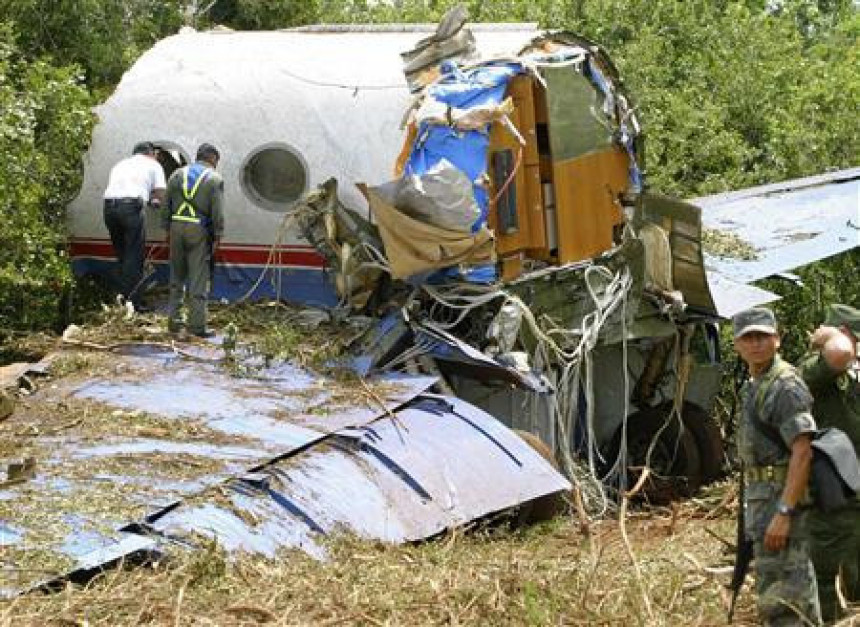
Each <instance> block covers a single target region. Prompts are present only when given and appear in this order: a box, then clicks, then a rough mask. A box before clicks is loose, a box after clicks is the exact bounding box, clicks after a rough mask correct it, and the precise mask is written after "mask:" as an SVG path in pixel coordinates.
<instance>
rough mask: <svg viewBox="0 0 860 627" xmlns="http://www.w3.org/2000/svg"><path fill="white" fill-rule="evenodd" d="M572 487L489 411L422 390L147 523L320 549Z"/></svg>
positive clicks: (252, 545) (439, 523)
mask: <svg viewBox="0 0 860 627" xmlns="http://www.w3.org/2000/svg"><path fill="white" fill-rule="evenodd" d="M570 488H571V485H570V483H569V482H568V481H567V480H566V479H565V478H564V477H563V476H561V475H560V474H559V473H558V472H557V471H556V470H555V469H554V468H553V467H552V466H551V465H550V464H549V463H547V462H546V461H545V460H544V459H543V458H542V457H541V456H540V455H538V454H537V453H536V452H535V451H534V450H533V449H532V448H531V447H529V446H528V445H527V444H526V443H525V442H524V441H523V440H522V439H521V438H519V436H517V435H516V434H515V433H514V432H512V431H510V430H509V429H507V428H506V427H505V426H503V425H502V424H501V423H500V422H499V421H497V420H496V419H494V418H492V417H491V416H490V415H489V414H487V413H485V412H483V411H482V410H480V409H478V408H476V407H474V406H471V405H469V404H467V403H465V402H463V401H460V400H458V399H454V398H447V397H437V396H422V397H420V398H418V399H416V400H415V401H414V402H413V403H411V404H410V405H409V406H408V407H406V408H404V409H402V410H399V411H398V412H396V415H392V416H383V417H381V418H379V419H378V420H376V421H375V422H373V423H372V424H369V425H366V426H364V427H361V428H357V429H344V430H341V431H339V432H337V433H336V434H334V435H332V436H330V437H329V438H327V439H326V440H325V441H323V442H321V443H319V444H317V445H315V446H313V447H311V448H309V449H307V450H305V451H302V452H300V453H298V454H297V455H295V456H293V457H290V458H288V459H284V460H281V461H278V462H275V463H273V464H271V465H269V466H267V467H265V468H263V469H260V470H259V472H257V473H255V474H254V475H249V476H246V477H245V478H243V479H241V480H238V481H231V482H230V483H229V484H227V485H225V486H222V487H221V488H219V489H218V490H217V491H212V490H210V491H209V494H208V496H207V495H206V494H202V495H200V496H199V497H198V498H195V499H192V500H190V501H189V502H187V503H185V504H183V505H181V506H180V507H178V508H176V509H174V510H171V511H170V512H168V513H166V514H165V515H164V516H162V517H160V518H158V519H157V520H155V521H154V522H153V524H152V527H153V529H154V530H156V531H157V532H159V533H162V534H164V535H165V537H170V538H174V539H176V538H180V539H182V538H185V539H189V540H191V541H194V538H195V537H197V538H199V536H201V535H202V536H204V537H209V538H215V539H217V541H218V542H219V543H220V544H222V545H223V546H225V547H226V548H227V549H228V550H245V551H254V552H260V553H263V554H265V555H269V556H272V555H274V554H275V553H276V552H277V551H278V550H279V549H282V548H296V549H300V550H303V551H306V552H308V553H309V554H311V555H314V556H317V557H320V556H323V555H324V553H325V551H324V548H323V545H322V544H321V543H320V540H321V539H322V538H323V537H324V536H326V535H329V534H332V533H336V532H347V533H351V534H356V535H358V536H360V537H364V538H369V539H377V540H381V541H385V542H406V541H414V540H420V539H424V538H428V537H432V536H434V535H436V534H438V533H440V532H441V531H444V530H445V529H449V528H452V527H455V526H458V525H462V524H463V523H465V522H468V521H471V520H474V519H477V518H480V517H483V516H486V515H488V514H492V513H494V512H499V511H502V510H505V509H507V508H510V507H512V506H515V505H517V504H520V503H524V502H527V501H530V500H532V499H535V498H538V497H540V496H544V495H547V494H551V493H555V492H559V491H562V490H569V489H570ZM225 497H226V498H225Z"/></svg>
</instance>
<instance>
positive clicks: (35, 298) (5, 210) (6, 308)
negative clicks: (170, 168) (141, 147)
mask: <svg viewBox="0 0 860 627" xmlns="http://www.w3.org/2000/svg"><path fill="white" fill-rule="evenodd" d="M90 105H91V100H90V96H89V93H88V91H87V90H86V88H85V87H84V86H83V84H82V75H81V71H80V69H79V68H77V67H76V66H67V67H61V68H57V67H53V66H51V65H50V64H48V63H46V62H44V61H28V60H26V59H25V58H24V57H22V56H21V54H20V51H19V49H18V48H17V45H16V41H15V38H14V36H13V33H12V29H11V27H10V26H9V25H8V24H2V23H0V161H2V163H3V169H2V170H0V225H2V228H0V329H4V330H6V331H9V330H12V329H16V328H17V329H21V328H41V327H43V326H45V325H46V324H50V323H51V322H52V321H53V320H55V319H56V312H57V310H58V308H57V303H58V299H59V293H60V292H61V291H62V290H63V289H64V288H65V287H66V286H67V285H68V284H69V283H70V281H71V273H70V269H69V264H68V259H67V257H66V254H65V227H64V219H63V218H64V215H65V205H66V203H67V202H68V201H69V200H71V198H72V197H73V196H74V194H75V193H76V192H77V190H78V187H79V186H80V183H81V176H80V175H81V168H80V163H81V155H82V154H83V152H84V150H85V148H86V145H87V142H88V141H89V136H90V132H91V129H92V124H93V117H92V114H91V112H90ZM0 341H2V337H0Z"/></svg>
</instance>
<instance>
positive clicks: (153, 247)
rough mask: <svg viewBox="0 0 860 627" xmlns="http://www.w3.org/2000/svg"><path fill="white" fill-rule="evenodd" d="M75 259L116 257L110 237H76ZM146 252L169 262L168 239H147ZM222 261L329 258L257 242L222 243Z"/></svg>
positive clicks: (294, 262) (319, 262) (306, 262)
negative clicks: (108, 238) (260, 244)
mask: <svg viewBox="0 0 860 627" xmlns="http://www.w3.org/2000/svg"><path fill="white" fill-rule="evenodd" d="M69 247H70V250H69V252H70V254H71V257H72V259H75V258H79V257H95V258H99V259H113V258H114V257H115V256H114V253H113V246H112V245H111V243H110V242H109V241H107V240H93V239H91V240H72V241H71V242H70V244H69ZM146 255H147V257H148V258H149V259H153V260H155V261H167V258H168V249H167V245H166V244H165V243H164V242H147V243H146ZM215 260H216V262H219V263H222V262H223V263H233V264H236V265H242V266H263V265H266V263H269V264H272V265H275V266H305V267H309V268H323V267H325V260H324V259H323V257H322V256H321V255H320V254H319V253H318V252H316V250H314V249H313V248H311V247H310V246H274V247H272V246H258V245H253V244H235V245H232V244H221V245H220V246H218V250H217V251H216V252H215Z"/></svg>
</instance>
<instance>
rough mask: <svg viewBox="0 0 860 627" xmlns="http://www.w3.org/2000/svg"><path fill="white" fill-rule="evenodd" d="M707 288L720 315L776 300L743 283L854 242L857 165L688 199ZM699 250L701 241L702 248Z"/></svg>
mask: <svg viewBox="0 0 860 627" xmlns="http://www.w3.org/2000/svg"><path fill="white" fill-rule="evenodd" d="M690 203H691V204H693V205H695V206H697V207H699V208H701V210H702V211H701V219H702V228H703V231H704V239H705V240H706V241H707V239H709V238H711V239H713V240H714V241H715V242H716V243H717V244H718V246H716V247H717V248H720V249H721V250H720V252H719V253H717V252H714V251H712V252H710V253H706V254H705V269H706V273H707V277H708V286H709V288H710V292H711V296H712V298H713V302H714V308H715V309H716V312H717V313H718V314H719V315H720V316H721V317H723V318H729V317H731V316H733V315H734V314H735V313H737V312H739V311H742V310H744V309H748V308H749V307H754V306H756V305H764V304H766V303H768V302H772V301H774V300H777V299H778V298H779V296H777V295H776V294H774V293H772V292H768V291H766V290H763V289H760V288H758V287H755V286H753V285H747V284H749V283H752V282H754V281H757V280H759V279H764V278H766V277H769V276H773V275H776V274H780V273H783V272H787V271H789V270H793V269H795V268H799V267H801V266H804V265H806V264H809V263H813V262H815V261H820V260H822V259H826V258H827V257H832V256H833V255H837V254H839V253H844V252H848V251H850V250H852V249H854V248H856V247H857V246H858V245H860V168H852V169H848V170H841V171H839V172H831V173H827V174H822V175H819V176H812V177H808V178H803V179H795V180H791V181H784V182H782V183H775V184H772V185H763V186H759V187H751V188H748V189H743V190H739V191H736V192H729V193H724V194H717V195H714V196H705V197H702V198H695V199H693V200H691V201H690ZM706 248H707V244H706Z"/></svg>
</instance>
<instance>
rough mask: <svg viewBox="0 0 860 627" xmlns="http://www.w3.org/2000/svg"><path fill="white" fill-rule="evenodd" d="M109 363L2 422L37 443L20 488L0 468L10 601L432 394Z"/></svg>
mask: <svg viewBox="0 0 860 627" xmlns="http://www.w3.org/2000/svg"><path fill="white" fill-rule="evenodd" d="M196 358H197V359H205V358H206V355H197V356H196ZM106 364H107V366H106V367H102V368H99V369H97V370H100V371H101V372H102V374H100V375H99V376H88V375H81V376H77V377H75V376H72V377H69V378H66V379H59V380H57V381H56V382H55V384H53V385H51V386H49V387H46V388H44V389H42V390H40V391H39V392H37V393H36V394H35V395H33V396H31V397H30V398H29V399H28V401H27V404H26V407H22V408H20V409H19V410H17V411H16V413H15V414H14V415H13V417H12V418H10V419H7V420H6V421H4V423H3V426H4V428H9V429H12V432H14V433H18V434H23V435H21V436H20V437H25V438H26V442H25V445H24V447H23V448H24V451H23V453H22V455H24V458H23V465H27V466H32V468H30V469H29V470H28V471H27V472H26V473H25V475H24V476H20V477H18V476H13V475H12V474H11V464H10V468H9V469H7V468H5V467H0V549H2V550H0V590H2V593H3V594H6V595H9V594H14V593H16V592H20V591H23V590H27V589H30V588H32V587H33V586H35V585H40V584H41V583H43V582H44V581H48V580H51V579H52V578H55V577H58V576H63V575H66V574H68V573H71V572H75V571H77V570H81V569H84V570H89V569H91V568H92V567H93V564H94V563H95V562H98V561H100V560H102V557H99V556H103V557H104V560H107V559H108V556H114V557H112V558H111V559H115V558H116V556H117V555H122V554H125V553H128V552H135V551H139V550H141V548H140V547H139V546H137V545H136V544H135V543H133V542H130V541H129V540H128V536H127V534H126V533H124V532H123V529H124V528H126V527H127V526H128V525H129V524H131V523H136V522H140V521H144V520H146V519H147V517H148V516H150V515H151V514H152V513H153V512H158V511H162V510H163V509H164V508H166V507H170V506H173V505H175V503H177V502H178V501H180V500H181V499H183V498H190V497H192V496H193V495H195V494H197V493H200V492H201V491H205V490H206V489H207V488H212V487H215V486H218V485H220V484H222V483H224V482H225V481H227V480H229V479H230V478H232V477H236V476H242V475H244V474H246V473H247V472H249V470H252V469H254V468H255V467H258V466H263V465H266V464H268V463H270V462H271V461H272V460H273V459H277V458H279V457H281V456H284V455H288V454H290V453H291V452H293V451H294V450H296V449H298V448H301V447H306V446H309V445H311V444H313V443H314V442H317V441H319V440H321V439H323V438H325V437H326V436H327V435H328V434H330V433H333V432H335V431H339V430H343V429H345V428H348V427H361V426H362V425H365V424H367V423H369V422H371V421H373V420H375V419H376V418H377V417H378V416H380V415H383V414H386V413H387V412H389V411H393V410H395V409H397V408H398V407H400V406H401V405H402V404H403V403H405V402H407V401H409V400H410V399H411V398H413V397H414V396H415V395H417V394H419V393H420V392H422V391H423V390H425V389H426V388H427V387H429V386H430V385H432V384H433V383H434V381H435V378H433V377H412V376H408V375H385V376H382V377H377V378H373V379H368V380H366V381H359V380H352V381H335V380H333V379H328V378H323V377H319V376H315V375H312V374H309V373H307V372H305V371H303V370H301V369H299V368H297V367H295V366H292V365H290V364H281V365H278V366H277V367H272V368H260V369H258V370H257V371H255V372H254V376H253V377H237V376H233V374H232V373H231V372H230V371H229V370H228V369H226V368H223V367H222V366H221V365H219V364H217V363H212V362H209V361H205V360H204V361H198V360H189V359H186V358H179V357H177V355H176V354H175V353H173V352H172V351H170V350H165V349H163V348H159V347H157V346H151V347H147V346H144V347H139V346H138V347H135V348H134V350H132V351H131V354H120V355H111V356H110V358H109V360H108V361H107V362H106ZM19 465H21V463H20V460H19ZM3 470H6V473H5V475H6V476H4V473H3Z"/></svg>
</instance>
